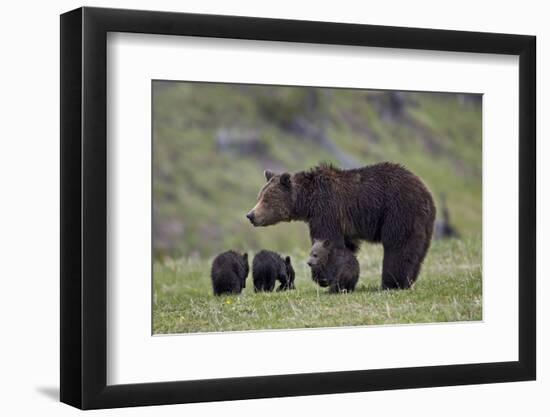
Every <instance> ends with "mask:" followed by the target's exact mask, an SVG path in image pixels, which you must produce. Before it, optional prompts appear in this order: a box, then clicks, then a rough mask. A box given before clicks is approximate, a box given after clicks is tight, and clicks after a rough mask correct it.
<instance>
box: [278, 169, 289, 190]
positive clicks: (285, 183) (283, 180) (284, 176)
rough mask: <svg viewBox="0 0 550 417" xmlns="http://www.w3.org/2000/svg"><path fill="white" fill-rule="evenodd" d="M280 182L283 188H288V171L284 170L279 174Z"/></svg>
mask: <svg viewBox="0 0 550 417" xmlns="http://www.w3.org/2000/svg"><path fill="white" fill-rule="evenodd" d="M279 181H280V182H281V185H282V186H283V187H285V188H290V174H289V173H288V172H285V173H284V174H281V178H280V179H279Z"/></svg>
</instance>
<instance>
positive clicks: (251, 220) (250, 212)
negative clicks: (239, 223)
mask: <svg viewBox="0 0 550 417" xmlns="http://www.w3.org/2000/svg"><path fill="white" fill-rule="evenodd" d="M246 218H247V219H248V220H250V223H252V224H254V212H253V211H249V212H248V213H246Z"/></svg>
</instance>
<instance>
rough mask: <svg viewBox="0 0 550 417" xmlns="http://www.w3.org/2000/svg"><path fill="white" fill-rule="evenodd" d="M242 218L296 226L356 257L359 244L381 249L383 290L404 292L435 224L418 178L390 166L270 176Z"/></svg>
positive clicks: (429, 199) (323, 167)
mask: <svg viewBox="0 0 550 417" xmlns="http://www.w3.org/2000/svg"><path fill="white" fill-rule="evenodd" d="M265 177H266V180H267V184H265V185H264V186H263V188H262V189H261V190H260V193H259V195H258V202H257V204H256V206H255V207H254V208H253V209H252V210H250V212H248V214H247V215H246V217H248V219H249V220H250V222H251V223H252V224H253V225H254V226H269V225H273V224H276V223H279V222H289V221H292V220H299V221H303V222H306V223H307V224H308V225H309V234H310V237H311V240H312V241H313V240H314V239H323V240H325V239H328V240H330V241H331V242H333V243H334V244H335V246H337V247H342V248H343V247H344V246H346V247H347V248H349V249H351V250H353V251H355V250H357V248H358V245H359V242H360V241H361V240H366V241H369V242H377V243H381V244H382V245H383V246H384V261H383V265H382V288H385V289H391V288H409V287H410V286H411V285H412V284H413V283H414V282H415V280H416V278H417V277H418V273H419V272H420V267H421V265H422V261H423V260H424V258H425V256H426V253H427V252H428V248H429V247H430V241H431V239H432V231H433V226H434V221H435V206H434V203H433V199H432V195H431V193H430V191H428V189H427V188H426V186H425V185H424V184H423V183H422V181H421V180H420V178H418V177H417V176H416V175H414V174H413V173H412V172H410V171H409V170H407V169H405V168H403V167H402V166H400V165H397V164H392V163H389V162H385V163H380V164H376V165H370V166H365V167H363V168H357V169H349V170H341V169H338V168H335V167H333V166H331V165H320V166H318V167H315V168H313V169H311V170H309V171H302V172H297V173H295V174H289V173H288V172H285V173H283V174H280V175H275V174H273V173H272V172H270V171H266V172H265Z"/></svg>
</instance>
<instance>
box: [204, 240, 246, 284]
mask: <svg viewBox="0 0 550 417" xmlns="http://www.w3.org/2000/svg"><path fill="white" fill-rule="evenodd" d="M248 271H249V267H248V254H247V253H244V254H242V255H241V254H240V253H238V252H235V251H234V250H229V251H227V252H223V253H220V254H219V255H218V256H216V257H215V258H214V261H213V262H212V271H211V274H210V276H211V278H212V288H213V290H214V295H221V294H240V293H241V291H242V290H243V288H245V287H246V277H247V276H248Z"/></svg>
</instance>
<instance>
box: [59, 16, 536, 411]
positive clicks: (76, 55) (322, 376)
mask: <svg viewBox="0 0 550 417" xmlns="http://www.w3.org/2000/svg"><path fill="white" fill-rule="evenodd" d="M108 32H131V33H147V34H163V35H175V36H178V35H185V36H198V37H216V38H235V39H254V40H266V41H285V42H305V43H318V44H333V45H356V46H371V47H383V48H404V49H420V50H439V51H456V52H476V53H490V54H506V55H517V56H519V132H518V134H519V138H520V140H519V155H518V158H519V277H520V279H519V294H518V297H519V360H518V361H514V362H496V363H477V364H468V365H446V366H428V367H413V368H399V369H377V370H357V371H345V372H328V373H309V374H292V375H274V376H256V377H240V378H225V379H209V380H199V381H177V382H162V383H141V384H131V385H112V386H109V385H107V383H106V376H107V340H106V330H107V309H106V307H107V304H106V299H107V254H106V244H107V141H106V136H107V129H106V128H107V112H106V94H107V83H106V81H107V79H106V76H107V73H106V59H107V58H106V45H107V41H106V39H107V33H108ZM60 57H61V309H60V315H61V358H60V359H61V382H60V383H61V401H62V402H64V403H67V404H70V405H72V406H75V407H78V408H82V409H94V408H111V407H123V406H142V405H156V404H174V403H190V402H202V401H221V400H238V399H251V398H265V397H282V396H299V395H313V394H329V393H344V392H357V391H376V390H388V389H403V388H421V387H435V386H449V385H464V384H481V383H496V382H507V381H525V380H533V379H535V377H536V314H535V312H536V304H535V301H536V267H535V265H536V262H535V261H536V259H535V257H536V144H535V135H536V132H535V122H536V120H535V113H536V112H535V109H536V92H535V87H536V81H535V80H536V77H535V75H536V72H535V67H536V38H535V37H534V36H524V35H510V34H495V33H479V32H461V31H449V30H432V29H415V28H404V27H388V26H371V25H358V24H341V23H324V22H312V21H295V20H279V19H265V18H252V17H235V16H217V15H200V14H185V13H169V12H153V11H136V10H120V9H102V8H88V7H84V8H79V9H77V10H73V11H70V12H67V13H65V14H63V15H61V53H60Z"/></svg>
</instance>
